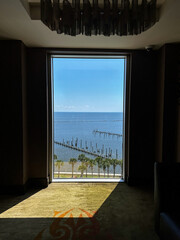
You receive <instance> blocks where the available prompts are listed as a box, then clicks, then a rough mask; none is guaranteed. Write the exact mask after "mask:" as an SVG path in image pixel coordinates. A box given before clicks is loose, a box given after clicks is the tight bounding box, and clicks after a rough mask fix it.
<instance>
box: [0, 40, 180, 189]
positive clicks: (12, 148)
mask: <svg viewBox="0 0 180 240" xmlns="http://www.w3.org/2000/svg"><path fill="white" fill-rule="evenodd" d="M0 49H1V57H0V64H1V72H0V76H1V86H2V87H1V116H2V117H1V121H2V124H1V146H0V151H1V155H0V156H1V161H0V169H1V175H0V181H1V185H3V186H5V185H14V186H15V185H23V184H25V183H26V182H27V180H29V181H30V180H31V181H32V182H33V180H34V181H35V182H37V181H39V183H40V185H41V186H47V185H48V158H49V152H48V150H49V149H48V144H49V136H48V134H49V133H48V131H49V129H48V124H49V122H48V80H47V79H48V78H47V69H48V66H47V51H48V50H49V49H48V50H47V49H38V48H37V49H35V48H25V46H24V45H23V44H22V43H21V42H19V41H1V42H0ZM168 51H169V52H168ZM171 51H173V54H176V51H175V50H172V49H170V48H168V49H167V50H166V54H168V56H171V58H170V59H172V56H173V54H172V52H171ZM163 54H164V55H165V52H164V51H163V52H158V51H154V52H146V51H133V52H132V55H131V56H132V57H131V84H130V92H131V98H130V125H129V126H130V128H129V169H128V172H127V180H128V182H129V183H130V184H133V183H134V184H136V183H139V182H142V181H144V182H146V180H147V181H149V180H152V179H153V165H154V162H155V160H156V159H157V154H156V151H155V150H156V149H157V143H158V142H159V141H155V139H156V137H157V132H158V131H157V126H158V125H157V122H158V121H159V120H158V119H161V120H160V121H159V124H161V123H162V121H163V125H161V126H162V134H163V135H164V136H165V138H163V137H162V136H160V135H162V134H161V132H158V134H159V136H160V137H159V139H160V140H162V142H161V146H162V149H164V150H163V151H164V152H163V154H165V149H166V147H168V144H169V143H170V141H171V139H169V140H168V134H170V132H169V131H170V130H169V129H170V125H168V124H169V121H171V123H174V124H175V125H177V118H176V121H174V120H175V119H174V120H172V119H171V117H170V115H169V114H172V112H173V113H174V112H175V110H174V98H172V99H171V100H172V101H170V102H171V104H169V100H168V99H169V96H170V95H169V91H170V92H171V88H169V86H170V85H171V83H172V82H173V81H171V77H172V75H171V72H172V70H174V69H175V68H174V67H173V66H175V62H177V61H179V60H178V59H177V58H175V59H174V64H172V62H171V60H170V59H168V60H166V62H165V63H164V61H165V60H164V55H163ZM158 58H159V61H157V60H158ZM157 62H158V64H159V65H158V64H157ZM163 64H165V65H164V66H163V67H162V68H161V66H162V65H163ZM168 66H172V67H171V68H169V72H168ZM159 69H161V73H159V74H157V72H159ZM163 74H164V75H163ZM157 76H158V77H157ZM165 76H166V77H165ZM173 76H174V75H173ZM174 78H175V76H174ZM159 79H161V80H160V81H159ZM164 81H165V82H164ZM163 84H165V85H163ZM172 85H173V84H172ZM164 86H165V91H164V90H163V91H160V92H161V94H160V96H161V97H160V98H159V97H158V94H157V93H159V89H160V88H162V87H163V88H164ZM171 96H172V93H171ZM159 99H161V100H162V99H163V102H162V103H161V102H160V103H159V102H158V101H159ZM176 100H177V99H176ZM157 106H159V107H161V115H160V116H161V117H160V118H159V117H158V115H157ZM162 106H163V107H162ZM171 106H172V107H171ZM174 116H175V115H174ZM165 126H166V127H165ZM173 129H174V128H173ZM173 133H174V135H173V136H175V130H173ZM176 135H177V134H176ZM176 138H177V136H176ZM174 141H175V140H174ZM176 145H177V144H176ZM176 149H177V146H176ZM169 151H170V152H171V153H173V152H174V148H169Z"/></svg>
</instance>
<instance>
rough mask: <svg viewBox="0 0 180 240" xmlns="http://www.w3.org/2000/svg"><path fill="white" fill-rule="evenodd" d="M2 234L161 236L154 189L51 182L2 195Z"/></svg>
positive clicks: (85, 239)
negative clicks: (156, 229)
mask: <svg viewBox="0 0 180 240" xmlns="http://www.w3.org/2000/svg"><path fill="white" fill-rule="evenodd" d="M0 213H1V214H0V239H2V240H6V239H7V240H8V239H13V240H14V239H17V240H21V239H33V240H36V239H39V240H41V239H42V240H44V239H59V240H61V239H62V240H99V239H103V240H106V239H108V240H111V239H113V240H130V239H132V240H136V239H137V240H157V239H158V238H157V236H156V234H155V232H154V226H153V194H152V191H150V190H148V189H140V188H133V187H128V186H127V185H126V184H124V183H120V184H115V183H104V184H103V183H64V184H63V183H53V184H50V185H49V187H48V188H46V189H43V190H40V191H32V192H29V193H27V194H25V195H24V196H0Z"/></svg>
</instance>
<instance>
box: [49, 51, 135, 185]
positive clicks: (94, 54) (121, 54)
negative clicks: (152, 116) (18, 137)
mask: <svg viewBox="0 0 180 240" xmlns="http://www.w3.org/2000/svg"><path fill="white" fill-rule="evenodd" d="M53 57H62V58H65V57H67V58H70V57H74V58H82V57H84V58H103V57H104V58H124V59H125V61H126V63H125V69H124V90H123V91H124V94H123V95H124V100H123V102H124V106H123V112H124V114H123V116H124V121H123V132H124V135H123V152H122V156H123V159H124V162H123V177H124V179H123V180H119V179H117V180H115V179H58V180H55V179H53V154H54V144H53V139H54V136H53V133H54V129H53V122H54V119H53V113H54V109H53V106H54V102H53V101H54V83H53V71H52V70H53V68H52V58H53ZM130 69H131V53H129V52H126V51H114V50H110V51H109V50H102V51H100V50H51V51H47V118H48V126H47V128H48V143H47V145H48V176H49V182H127V176H128V173H129V136H130V133H129V129H130V128H129V127H130V87H131V74H130V73H131V71H130Z"/></svg>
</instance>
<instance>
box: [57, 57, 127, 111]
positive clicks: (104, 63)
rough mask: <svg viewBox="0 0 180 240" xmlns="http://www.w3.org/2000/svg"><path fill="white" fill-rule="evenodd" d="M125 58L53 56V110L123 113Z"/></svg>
mask: <svg viewBox="0 0 180 240" xmlns="http://www.w3.org/2000/svg"><path fill="white" fill-rule="evenodd" d="M124 61H125V60H124V59H90V58H89V59H86V58H54V59H53V75H54V76H53V77H54V111H55V112H122V111H123V84H124V82H123V81H124Z"/></svg>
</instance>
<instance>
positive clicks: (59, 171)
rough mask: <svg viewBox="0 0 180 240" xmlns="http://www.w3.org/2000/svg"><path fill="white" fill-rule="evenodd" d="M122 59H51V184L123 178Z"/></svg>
mask: <svg viewBox="0 0 180 240" xmlns="http://www.w3.org/2000/svg"><path fill="white" fill-rule="evenodd" d="M125 67H126V58H125V57H113V56H112V57H100V56H98V57H92V56H91V57H88V56H87V57H77V56H73V57H63V56H58V57H57V56H55V57H53V58H52V73H53V85H54V86H53V131H54V132H53V138H54V139H53V140H54V145H53V148H54V149H53V150H54V151H53V152H54V154H53V179H54V180H63V179H66V180H67V179H74V180H79V179H83V180H86V179H92V180H93V179H97V180H98V179H102V180H103V179H104V180H107V179H111V180H120V179H122V178H123V165H124V149H123V146H124V144H123V139H124V83H125Z"/></svg>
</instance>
